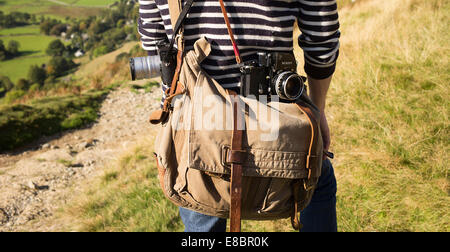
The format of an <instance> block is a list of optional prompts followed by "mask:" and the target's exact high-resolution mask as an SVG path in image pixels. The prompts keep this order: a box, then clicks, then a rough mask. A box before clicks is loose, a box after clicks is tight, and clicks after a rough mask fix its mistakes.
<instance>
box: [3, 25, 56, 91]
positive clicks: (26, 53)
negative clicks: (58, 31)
mask: <svg viewBox="0 0 450 252" xmlns="http://www.w3.org/2000/svg"><path fill="white" fill-rule="evenodd" d="M55 39H56V37H52V36H46V35H42V34H40V33H39V26H35V25H30V26H23V27H16V28H11V29H2V30H0V40H3V43H4V44H5V45H7V44H8V42H9V41H10V40H16V41H18V42H19V43H20V49H19V51H20V52H21V56H19V57H16V58H13V59H11V60H7V61H2V62H0V75H4V76H8V77H9V78H10V79H11V81H13V82H16V81H17V80H18V79H20V78H26V77H27V74H28V69H29V68H30V66H31V65H41V64H44V63H47V62H48V60H49V59H50V57H48V56H47V55H46V54H45V50H46V49H47V46H48V44H49V43H50V42H51V41H53V40H55Z"/></svg>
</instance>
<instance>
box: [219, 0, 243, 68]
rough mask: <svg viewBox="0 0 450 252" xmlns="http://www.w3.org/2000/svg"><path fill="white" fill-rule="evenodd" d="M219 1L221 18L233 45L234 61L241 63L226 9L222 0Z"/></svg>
mask: <svg viewBox="0 0 450 252" xmlns="http://www.w3.org/2000/svg"><path fill="white" fill-rule="evenodd" d="M219 2H220V9H221V10H222V14H223V19H224V20H225V24H226V25H227V30H228V35H229V36H230V40H231V44H232V45H233V50H234V55H235V56H236V62H237V63H238V64H241V62H242V60H241V55H240V54H239V49H238V46H237V44H236V41H235V40H234V34H233V30H232V29H231V25H230V20H229V19H228V13H227V9H226V8H225V4H224V3H223V0H219Z"/></svg>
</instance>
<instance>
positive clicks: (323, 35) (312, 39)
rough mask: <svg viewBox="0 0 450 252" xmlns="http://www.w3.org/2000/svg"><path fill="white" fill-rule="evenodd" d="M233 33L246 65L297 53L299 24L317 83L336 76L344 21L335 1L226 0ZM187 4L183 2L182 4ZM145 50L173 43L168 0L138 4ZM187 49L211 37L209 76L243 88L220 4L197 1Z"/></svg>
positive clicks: (152, 51) (188, 26) (188, 21)
mask: <svg viewBox="0 0 450 252" xmlns="http://www.w3.org/2000/svg"><path fill="white" fill-rule="evenodd" d="M224 3H225V6H226V8H227V11H228V15H229V19H230V22H231V28H232V29H233V33H234V35H235V39H236V43H237V45H238V47H239V50H240V53H241V57H242V60H243V61H247V60H251V59H255V57H256V52H258V51H292V50H293V40H292V39H293V36H292V34H293V28H294V27H293V25H294V22H295V20H297V21H298V24H299V28H300V30H301V35H300V36H299V38H298V41H299V45H300V47H301V48H302V49H303V51H304V55H305V71H306V73H307V74H308V75H309V76H311V77H313V78H316V79H324V78H327V77H329V76H331V75H332V74H333V72H334V69H335V64H336V60H337V57H338V53H339V36H340V32H339V21H338V13H337V5H336V1H335V0H308V1H306V0H278V1H271V0H225V1H224ZM183 4H184V1H183ZM139 13H140V18H139V22H138V23H139V33H140V34H141V41H142V46H143V48H144V49H145V50H147V51H148V53H149V55H156V54H157V52H156V47H155V44H156V42H157V41H159V40H163V39H171V37H172V33H173V31H172V25H171V21H170V14H169V9H168V4H167V0H139ZM184 37H185V45H186V50H190V49H192V47H193V44H194V42H195V41H196V40H197V39H199V38H201V37H206V38H207V39H208V41H210V42H211V45H212V51H211V54H210V55H209V56H208V57H207V58H206V59H205V60H204V61H203V62H202V67H203V68H204V69H205V70H206V72H207V73H208V74H209V75H210V76H211V77H213V78H214V79H215V80H217V81H218V82H219V83H220V84H221V85H222V86H223V87H224V88H232V87H237V86H238V85H239V78H240V72H239V67H238V65H237V64H236V61H235V56H234V52H233V47H232V45H231V42H230V38H229V36H228V32H227V29H226V25H225V22H224V20H223V15H222V12H221V9H220V4H219V1H218V0H197V1H195V2H194V4H193V6H192V8H191V11H190V14H189V15H188V17H187V19H186V21H185V26H184Z"/></svg>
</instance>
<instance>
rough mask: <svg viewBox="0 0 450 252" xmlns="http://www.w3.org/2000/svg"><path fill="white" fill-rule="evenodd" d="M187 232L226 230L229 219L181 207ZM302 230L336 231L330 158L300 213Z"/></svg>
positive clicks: (334, 185) (334, 182)
mask: <svg viewBox="0 0 450 252" xmlns="http://www.w3.org/2000/svg"><path fill="white" fill-rule="evenodd" d="M180 216H181V220H182V221H183V223H184V226H185V232H225V231H226V228H227V220H226V219H222V218H218V217H214V216H208V215H204V214H201V213H197V212H194V211H191V210H188V209H185V208H181V207H180ZM300 222H301V223H302V224H303V228H302V229H301V230H300V231H301V232H336V231H337V222H336V178H335V176H334V169H333V166H332V165H331V162H330V160H329V159H326V160H324V162H323V165H322V174H321V175H320V178H319V181H318V184H317V188H316V190H315V191H314V194H313V197H312V199H311V203H310V204H309V205H308V206H307V207H306V208H305V209H304V210H303V211H302V212H301V213H300Z"/></svg>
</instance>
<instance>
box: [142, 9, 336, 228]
mask: <svg viewBox="0 0 450 252" xmlns="http://www.w3.org/2000/svg"><path fill="white" fill-rule="evenodd" d="M224 3H225V7H226V9H227V12H228V14H229V19H230V23H231V28H232V30H233V33H234V35H235V38H236V43H237V45H238V46H239V49H240V53H241V57H242V60H243V61H248V60H252V59H256V56H257V55H256V53H257V52H258V51H286V52H289V51H292V50H293V31H294V23H295V21H297V23H298V27H299V29H300V31H301V35H300V36H299V37H298V42H299V46H300V47H301V48H302V50H303V52H304V62H305V64H304V70H305V72H306V74H307V76H308V83H309V85H308V87H309V96H310V98H311V100H312V101H313V102H314V103H315V105H316V106H317V107H318V108H319V110H320V112H321V118H320V128H321V133H322V137H323V141H324V149H325V150H326V151H328V149H329V147H330V130H329V127H328V122H327V117H326V113H325V107H326V95H327V91H328V88H329V86H330V83H331V79H332V75H333V73H334V71H335V68H336V61H337V58H338V55H339V38H340V31H339V20H338V12H337V3H336V1H335V0H279V1H267V0H225V1H224ZM182 4H184V1H182ZM138 30H139V33H140V35H141V42H142V43H141V45H142V47H143V49H144V50H146V51H147V52H148V55H149V56H151V57H157V50H156V44H157V43H158V42H159V41H161V40H170V39H171V38H172V35H173V30H172V25H171V21H170V14H169V8H168V3H167V0H139V20H138ZM201 37H206V38H207V39H208V41H209V42H211V48H212V50H211V53H210V55H209V56H208V57H207V58H206V59H205V60H204V61H203V62H202V63H201V67H202V68H203V69H204V70H205V71H206V72H207V73H208V74H209V75H210V76H211V77H213V78H214V79H215V80H217V82H218V83H219V84H220V85H222V86H223V87H224V88H229V89H233V88H236V87H238V86H239V81H240V72H239V66H238V65H237V64H236V62H235V56H234V51H233V48H232V46H231V44H230V41H229V36H228V33H227V29H226V25H225V23H224V20H223V15H222V12H221V9H220V4H219V1H218V0H198V1H195V2H194V4H193V6H192V8H191V10H190V13H189V15H188V17H187V19H186V21H185V24H184V38H185V50H186V51H188V50H191V49H192V48H193V44H194V42H195V41H196V40H197V39H199V38H201ZM167 88H169V87H167V86H165V85H162V89H163V94H164V91H165V90H166V89H167ZM163 101H164V97H163V99H162V103H163ZM336 188H337V186H336V179H335V175H334V169H333V166H332V164H331V162H330V160H328V159H325V160H324V162H323V168H322V173H321V176H320V178H319V182H318V185H317V188H316V190H315V192H314V195H313V198H312V200H311V203H310V204H309V205H308V207H306V208H305V209H304V210H303V211H302V212H301V219H300V220H301V223H302V224H303V228H302V229H301V231H303V232H308V231H329V232H333V231H337V221H336ZM180 216H181V219H182V221H183V223H184V225H185V231H187V232H215V231H217V232H223V231H226V224H227V220H226V219H221V218H218V217H213V216H207V215H204V214H201V213H197V212H194V211H191V210H188V209H184V208H180Z"/></svg>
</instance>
